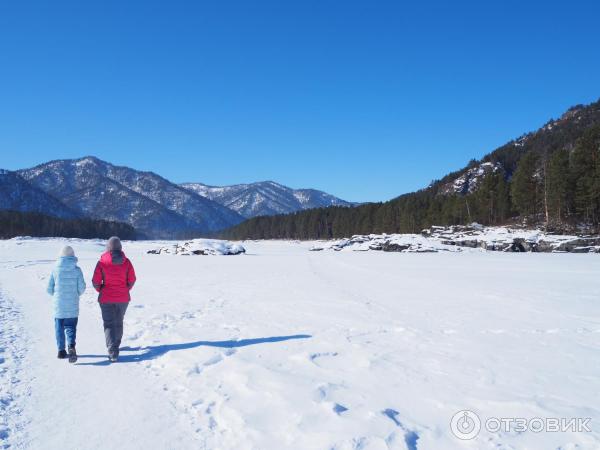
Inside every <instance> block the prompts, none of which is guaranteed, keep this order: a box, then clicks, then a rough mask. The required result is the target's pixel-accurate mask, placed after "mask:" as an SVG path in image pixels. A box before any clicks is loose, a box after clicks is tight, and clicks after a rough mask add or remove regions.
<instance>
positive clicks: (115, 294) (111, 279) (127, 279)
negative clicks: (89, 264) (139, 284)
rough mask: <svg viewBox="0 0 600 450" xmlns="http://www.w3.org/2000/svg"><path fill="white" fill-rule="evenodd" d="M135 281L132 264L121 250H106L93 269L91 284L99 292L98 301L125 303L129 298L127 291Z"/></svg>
mask: <svg viewBox="0 0 600 450" xmlns="http://www.w3.org/2000/svg"><path fill="white" fill-rule="evenodd" d="M134 283H135V270H133V264H131V261H129V260H128V259H127V257H126V256H125V253H123V252H113V253H111V252H106V253H103V254H102V256H101V257H100V261H98V263H97V264H96V269H94V276H93V278H92V284H93V285H94V288H95V289H96V290H97V291H98V292H99V293H100V294H99V295H98V301H99V302H100V303H126V302H128V301H129V300H131V297H130V296H129V291H130V290H131V288H132V287H133V284H134Z"/></svg>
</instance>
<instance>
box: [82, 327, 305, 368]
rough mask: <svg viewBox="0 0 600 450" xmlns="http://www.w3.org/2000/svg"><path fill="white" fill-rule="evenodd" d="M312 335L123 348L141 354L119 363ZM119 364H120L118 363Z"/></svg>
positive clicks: (125, 356) (127, 356) (105, 363)
mask: <svg viewBox="0 0 600 450" xmlns="http://www.w3.org/2000/svg"><path fill="white" fill-rule="evenodd" d="M311 337H312V336H311V335H310V334H294V335H291V336H272V337H264V338H255V339H240V340H230V341H195V342H185V343H182V344H164V345H149V346H146V347H121V351H122V352H140V353H125V354H123V353H122V354H121V355H120V356H119V363H132V362H141V361H149V360H151V359H156V358H158V357H160V356H163V355H164V354H166V353H168V352H170V351H175V350H188V349H190V348H196V347H202V346H204V347H220V348H236V347H247V346H248V345H257V344H267V343H273V342H282V341H289V340H292V339H309V338H311ZM78 357H79V358H106V355H78ZM110 364H113V363H111V362H110V361H108V360H103V361H96V362H89V363H78V364H77V365H78V366H108V365H110ZM117 364H118V363H117Z"/></svg>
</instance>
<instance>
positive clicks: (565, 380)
mask: <svg viewBox="0 0 600 450" xmlns="http://www.w3.org/2000/svg"><path fill="white" fill-rule="evenodd" d="M63 244H64V242H63V241H60V240H30V241H4V242H0V252H1V254H2V257H1V258H2V259H5V260H6V261H0V267H2V269H1V270H0V304H1V305H2V310H1V313H2V318H1V320H2V322H1V325H2V329H1V330H0V332H1V334H0V339H1V341H0V342H1V347H2V348H3V349H4V350H3V352H2V356H1V358H2V359H3V361H2V362H1V363H0V370H2V371H3V372H2V384H1V386H2V389H3V390H2V393H3V395H4V394H5V393H8V392H10V397H8V396H7V397H6V398H7V399H10V401H6V402H3V403H2V408H3V409H2V414H3V416H2V417H3V418H2V420H3V421H2V425H1V426H2V430H3V431H2V432H3V433H4V434H3V435H2V445H3V446H4V447H6V448H8V446H10V447H11V448H12V447H14V448H27V449H37V448H44V449H50V450H52V449H60V450H64V449H65V448H76V449H79V448H85V449H91V450H94V449H113V448H120V449H138V448H139V449H144V450H147V449H170V448H173V449H175V448H176V449H183V450H186V449H199V448H200V449H209V450H212V449H235V450H244V449H248V450H250V449H267V450H269V449H275V448H276V449H336V450H346V449H352V450H355V449H362V450H372V449H392V450H396V449H400V450H426V449H439V448H443V449H455V448H456V449H460V448H464V443H463V442H462V441H459V440H458V439H456V438H455V437H453V436H452V434H451V433H450V430H449V422H450V419H451V417H452V415H453V414H454V413H455V412H457V411H459V410H461V409H465V408H466V409H473V410H475V411H477V412H478V413H480V414H481V415H482V416H491V415H493V416H500V417H503V416H508V417H513V416H515V415H522V416H525V417H533V416H539V417H578V416H581V415H583V416H585V417H592V425H593V427H592V428H593V432H592V433H584V434H581V433H579V434H578V433H540V434H536V433H505V432H498V433H487V432H484V433H483V434H482V435H481V436H480V437H478V438H477V440H476V441H473V442H471V443H470V444H471V445H470V446H469V448H477V449H479V448H481V449H492V448H494V449H497V450H498V449H499V450H506V449H512V448H549V449H558V448H563V449H566V448H569V449H574V448H581V449H583V448H586V449H587V448H600V434H599V433H598V430H597V429H596V428H595V426H597V425H595V424H597V423H600V408H598V405H600V397H599V395H600V394H599V393H600V364H599V363H598V358H597V354H598V351H599V350H600V347H599V344H598V336H600V320H599V319H598V317H600V304H599V303H598V301H597V299H598V298H600V288H599V287H598V285H597V273H598V271H600V262H599V261H600V260H598V258H597V256H596V255H567V254H564V255H551V254H540V255H535V254H528V255H520V254H500V253H497V254H489V253H488V254H485V253H472V254H469V253H468V252H465V253H457V254H450V253H444V254H392V253H385V254H384V253H357V252H336V253H333V252H329V253H328V252H317V253H315V252H308V248H309V247H310V245H312V244H311V243H303V244H294V243H282V242H260V243H251V242H248V243H244V246H246V248H247V249H248V252H247V254H246V255H244V256H225V257H219V256H213V257H211V256H188V257H178V256H164V257H163V256H162V255H161V256H158V257H157V256H156V255H146V253H145V252H146V251H147V250H148V249H150V248H154V247H156V246H157V243H156V242H150V243H143V242H140V243H135V244H130V243H126V245H125V250H126V252H127V253H128V256H130V258H131V259H132V261H133V262H134V264H135V266H136V271H137V273H138V276H139V281H138V284H137V285H136V287H135V290H134V292H133V301H132V303H131V306H130V308H129V310H128V312H127V316H126V321H125V336H124V341H123V348H122V352H121V358H120V361H119V363H117V364H110V363H109V362H108V361H107V359H106V357H105V349H104V345H103V334H102V326H101V321H100V313H99V308H98V306H97V301H96V295H95V292H93V291H92V290H88V291H87V292H86V293H85V294H84V296H83V297H82V299H81V314H80V325H79V328H78V344H77V346H78V352H79V354H80V359H79V361H78V363H77V364H75V365H69V364H68V363H67V362H65V361H58V360H57V359H56V350H55V346H54V336H53V325H52V308H51V303H50V299H49V298H48V296H47V295H46V294H45V283H46V281H47V276H48V274H49V272H50V269H51V267H52V261H53V260H52V259H49V258H51V257H52V255H54V254H56V253H57V252H58V249H59V248H60V247H61V246H62V245H63ZM72 245H73V246H74V247H75V250H76V252H77V253H78V256H79V257H80V266H81V267H82V269H83V272H84V274H85V275H86V279H87V281H88V285H89V284H90V283H89V275H90V274H91V272H92V269H93V267H94V264H95V261H96V258H97V256H98V254H99V252H100V251H101V243H99V242H94V241H75V242H72ZM499 274H501V276H500V275H499ZM23 342H25V343H26V345H22V343H23ZM8 374H9V375H10V376H5V375H8ZM9 378H10V379H12V380H15V381H16V382H15V383H8V382H7V381H6V380H8V379H9ZM8 388H10V391H9V390H8ZM3 398H4V397H3ZM65 423H70V424H73V425H72V426H70V427H65V426H64V424H65ZM25 430H26V431H27V433H25V432H24V431H25ZM65 442H68V443H69V445H67V446H65ZM0 448H1V447H0Z"/></svg>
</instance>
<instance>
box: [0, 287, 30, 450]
mask: <svg viewBox="0 0 600 450" xmlns="http://www.w3.org/2000/svg"><path fill="white" fill-rule="evenodd" d="M25 336H26V335H25V333H24V330H23V327H22V320H21V314H20V312H19V310H18V309H17V306H16V305H15V304H14V302H13V301H12V300H11V299H10V298H8V297H7V296H6V295H5V294H4V293H3V292H2V285H0V442H2V445H1V446H0V448H11V444H10V442H19V443H24V442H26V441H27V434H26V418H25V417H24V415H23V410H22V407H23V405H24V404H25V403H26V399H25V397H27V396H28V395H29V381H30V380H27V378H25V377H26V375H24V374H23V371H22V365H23V359H24V357H25V352H26V349H27V346H28V344H29V343H28V342H27V339H26V337H25Z"/></svg>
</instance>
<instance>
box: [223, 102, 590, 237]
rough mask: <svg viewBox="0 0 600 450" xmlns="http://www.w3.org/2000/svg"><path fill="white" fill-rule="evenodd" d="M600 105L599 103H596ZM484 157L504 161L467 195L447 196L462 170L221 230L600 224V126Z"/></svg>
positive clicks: (310, 232)
mask: <svg viewBox="0 0 600 450" xmlns="http://www.w3.org/2000/svg"><path fill="white" fill-rule="evenodd" d="M596 105H598V104H596ZM594 111H598V110H594ZM482 161H490V162H493V163H500V167H502V169H501V170H497V171H496V172H493V173H489V174H488V175H487V176H485V177H483V179H482V180H481V181H480V182H479V184H478V186H477V189H476V190H475V191H474V192H472V193H470V194H466V195H460V194H451V195H447V194H443V193H441V187H442V186H443V185H444V183H448V182H450V181H452V180H453V179H455V178H456V177H457V176H460V175H461V173H464V170H467V169H468V168H469V167H472V166H473V164H476V163H477V162H474V163H471V164H470V165H469V166H467V168H465V169H464V170H463V172H455V173H453V174H449V175H448V176H446V177H444V179H442V180H439V181H437V182H434V183H433V184H432V185H431V186H430V187H428V188H427V189H424V190H421V191H417V192H413V193H410V194H405V195H402V196H400V197H398V198H396V199H393V200H390V201H388V202H385V203H369V204H364V205H360V206H357V207H354V208H349V207H329V208H319V209H312V210H307V211H301V212H297V213H293V214H288V215H278V216H263V217H256V218H252V219H249V220H247V221H245V222H243V223H241V224H239V225H237V226H235V227H232V228H230V229H228V230H225V231H224V232H222V233H221V236H222V237H225V238H228V239H331V238H341V237H348V236H351V235H354V234H369V233H418V232H420V231H421V230H422V229H423V228H426V227H429V226H431V225H457V224H465V223H470V222H479V223H482V224H484V225H499V224H506V223H508V222H515V221H519V222H520V221H523V220H525V221H527V222H528V223H529V224H536V225H544V226H546V227H548V228H550V229H557V230H560V229H564V228H565V227H568V226H570V227H574V226H575V225H578V224H585V225H586V226H587V227H588V228H591V229H593V230H595V231H598V229H599V224H600V125H593V126H590V127H588V128H586V129H585V130H582V129H581V127H580V128H578V127H577V124H573V125H572V124H570V123H567V124H566V125H565V126H563V127H562V128H561V129H560V130H559V131H557V132H553V133H537V134H536V135H532V136H531V137H530V139H529V142H528V143H527V145H524V148H521V147H519V146H516V145H514V143H511V144H510V145H509V144H507V145H506V146H504V147H501V148H500V149H498V150H496V151H495V152H493V153H491V154H489V155H487V156H486V157H485V158H484V159H483V160H482Z"/></svg>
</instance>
